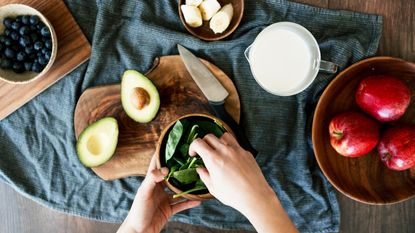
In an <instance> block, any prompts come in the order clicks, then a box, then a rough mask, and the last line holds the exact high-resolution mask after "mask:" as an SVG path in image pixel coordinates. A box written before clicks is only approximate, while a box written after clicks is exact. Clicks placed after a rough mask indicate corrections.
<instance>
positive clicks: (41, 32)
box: [40, 26, 50, 37]
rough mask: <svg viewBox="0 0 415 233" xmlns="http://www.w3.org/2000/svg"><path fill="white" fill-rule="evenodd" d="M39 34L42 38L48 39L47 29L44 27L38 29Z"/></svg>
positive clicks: (48, 32)
mask: <svg viewBox="0 0 415 233" xmlns="http://www.w3.org/2000/svg"><path fill="white" fill-rule="evenodd" d="M40 34H41V35H42V36H44V37H50V31H49V28H48V27H46V26H44V27H43V28H42V29H40Z"/></svg>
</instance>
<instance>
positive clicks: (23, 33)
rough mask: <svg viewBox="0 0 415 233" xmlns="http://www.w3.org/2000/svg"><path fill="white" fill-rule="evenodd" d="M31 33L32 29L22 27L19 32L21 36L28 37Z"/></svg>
mask: <svg viewBox="0 0 415 233" xmlns="http://www.w3.org/2000/svg"><path fill="white" fill-rule="evenodd" d="M29 32H30V28H29V27H28V26H22V27H21V28H20V30H19V33H20V35H22V36H23V35H27V34H29Z"/></svg>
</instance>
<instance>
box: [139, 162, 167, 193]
mask: <svg viewBox="0 0 415 233" xmlns="http://www.w3.org/2000/svg"><path fill="white" fill-rule="evenodd" d="M168 173H169V169H168V168H166V167H162V168H160V169H154V170H151V171H150V172H148V173H147V176H146V178H145V180H144V181H145V185H146V187H147V189H148V190H151V189H153V188H154V187H155V186H156V185H157V183H159V182H161V181H163V179H164V177H165V176H167V174H168Z"/></svg>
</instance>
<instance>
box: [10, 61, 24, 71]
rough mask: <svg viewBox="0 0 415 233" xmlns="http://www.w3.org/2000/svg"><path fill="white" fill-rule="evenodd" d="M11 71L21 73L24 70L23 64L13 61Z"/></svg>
mask: <svg viewBox="0 0 415 233" xmlns="http://www.w3.org/2000/svg"><path fill="white" fill-rule="evenodd" d="M13 71H14V72H16V73H23V72H24V71H25V70H24V66H23V64H22V63H20V62H14V63H13Z"/></svg>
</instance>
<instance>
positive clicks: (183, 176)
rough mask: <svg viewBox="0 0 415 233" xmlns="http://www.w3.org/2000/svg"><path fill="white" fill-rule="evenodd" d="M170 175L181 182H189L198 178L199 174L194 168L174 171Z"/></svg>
mask: <svg viewBox="0 0 415 233" xmlns="http://www.w3.org/2000/svg"><path fill="white" fill-rule="evenodd" d="M172 176H173V177H174V178H175V179H176V180H178V181H179V182H180V183H182V184H191V183H193V182H195V181H197V180H200V178H199V174H197V172H196V168H190V169H185V170H181V171H175V172H173V175H172Z"/></svg>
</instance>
